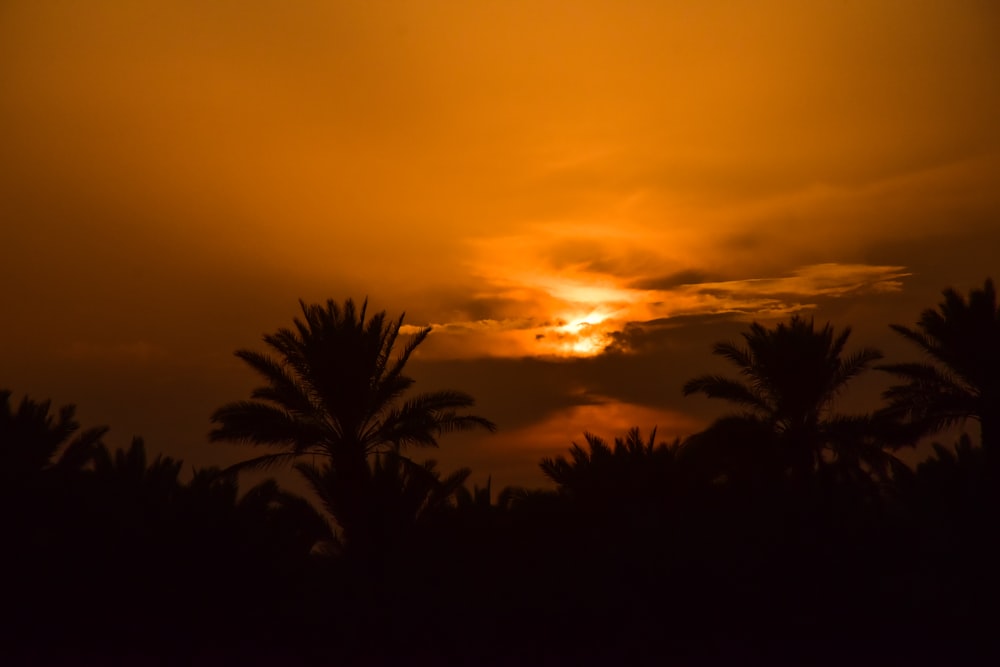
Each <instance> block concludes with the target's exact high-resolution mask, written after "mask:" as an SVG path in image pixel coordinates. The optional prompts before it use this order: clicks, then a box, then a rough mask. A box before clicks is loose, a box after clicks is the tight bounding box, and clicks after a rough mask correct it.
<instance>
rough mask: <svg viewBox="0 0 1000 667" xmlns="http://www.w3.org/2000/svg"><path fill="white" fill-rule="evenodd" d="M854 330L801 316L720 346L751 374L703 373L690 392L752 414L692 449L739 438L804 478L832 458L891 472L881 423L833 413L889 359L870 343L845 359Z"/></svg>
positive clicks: (722, 425) (755, 328) (696, 440)
mask: <svg viewBox="0 0 1000 667" xmlns="http://www.w3.org/2000/svg"><path fill="white" fill-rule="evenodd" d="M850 334H851V330H850V328H849V327H848V328H844V329H843V330H842V331H841V332H840V333H839V334H838V333H835V332H834V329H833V327H832V326H831V325H830V324H826V325H824V326H823V327H822V328H821V329H816V327H815V324H814V322H813V320H812V319H811V318H810V319H808V320H806V319H804V318H802V317H799V316H797V315H796V316H793V317H792V318H791V320H790V321H789V322H787V323H785V322H782V323H779V324H778V325H777V326H775V327H774V328H770V329H769V328H766V327H765V326H764V325H762V324H760V323H757V322H754V323H753V324H752V325H751V326H750V330H749V331H748V332H745V333H743V338H744V340H745V341H746V346H745V347H742V346H740V345H738V344H736V343H732V342H724V343H716V345H715V346H714V349H713V353H714V354H717V355H719V356H721V357H724V358H726V359H728V360H729V361H731V362H732V363H733V364H734V365H735V366H736V367H737V368H738V369H739V372H740V375H741V376H742V377H743V379H741V380H734V379H731V378H727V377H724V376H721V375H703V376H700V377H697V378H694V379H692V380H689V381H688V382H687V383H685V385H684V394H685V395H686V396H687V395H691V394H695V393H701V394H705V395H706V396H708V397H709V398H722V399H724V400H727V401H729V402H731V403H735V404H736V405H739V406H741V407H743V408H744V409H745V411H744V412H743V413H742V414H738V415H730V416H728V417H723V418H722V419H719V420H717V421H716V422H715V423H714V424H713V425H712V426H710V427H709V429H708V430H707V431H705V432H704V433H702V434H699V435H697V436H694V437H692V439H691V440H690V444H691V445H692V447H693V448H708V449H716V450H732V449H734V448H735V447H738V445H739V443H737V442H735V441H736V440H741V441H743V442H744V444H756V445H757V447H756V448H754V449H756V451H755V452H753V454H751V453H750V452H746V453H745V455H746V456H756V457H758V458H759V457H764V459H768V460H769V461H768V463H769V464H770V463H773V464H774V465H776V466H778V468H779V469H780V470H781V471H782V472H783V473H788V472H791V473H792V474H793V475H794V476H795V477H799V478H803V477H809V476H811V475H812V474H813V473H814V472H816V471H818V470H820V469H821V468H825V467H828V465H829V464H831V463H833V464H834V465H838V464H839V466H840V467H844V464H846V463H848V462H850V463H851V464H855V463H857V464H860V463H864V464H866V465H868V466H870V467H871V468H873V469H875V470H879V471H883V470H886V468H887V467H888V466H890V465H892V464H893V462H894V457H891V456H890V455H888V454H887V453H886V452H885V451H884V450H883V449H882V448H881V446H880V444H879V443H878V442H875V441H874V440H873V439H872V438H871V437H870V435H871V433H872V432H874V429H875V427H876V423H875V422H874V421H873V420H872V419H871V418H870V417H867V416H845V415H840V414H837V413H835V412H834V410H833V404H834V400H835V399H836V397H837V396H838V395H839V394H840V393H841V392H842V391H843V390H844V389H845V388H846V386H847V384H848V383H849V382H850V381H851V380H852V379H854V378H855V377H857V376H858V375H859V374H860V373H862V372H863V371H865V370H866V369H867V368H868V367H869V366H870V365H871V364H872V363H873V362H875V361H877V360H879V359H881V358H882V354H881V352H879V351H878V350H875V349H873V348H868V347H865V348H862V349H860V350H858V351H856V352H854V353H852V354H849V355H847V356H844V347H845V345H846V343H847V339H848V338H849V336H850ZM735 456H736V457H737V458H741V457H740V455H739V454H736V455H735ZM830 457H832V459H833V460H832V461H829V460H828V458H830Z"/></svg>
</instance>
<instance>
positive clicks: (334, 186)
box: [0, 0, 1000, 483]
mask: <svg viewBox="0 0 1000 667" xmlns="http://www.w3.org/2000/svg"><path fill="white" fill-rule="evenodd" d="M288 4H289V5H290V6H285V5H283V4H280V3H273V2H263V1H253V0H244V1H242V2H221V1H211V0H203V1H199V2H194V1H186V0H172V1H170V2H152V1H151V2H135V3H122V2H119V1H117V0H105V1H103V2H102V1H100V0H93V1H91V2H87V3H39V2H27V1H23V2H22V1H19V0H7V2H4V3H2V4H0V146H2V147H3V148H2V150H0V276H2V278H3V281H4V282H3V284H4V285H5V289H4V290H3V291H2V293H0V312H2V313H3V326H2V327H0V385H2V386H5V387H9V388H10V389H12V390H13V391H14V392H15V395H20V394H22V393H25V392H27V393H30V394H32V395H33V396H36V397H39V398H41V397H52V398H54V399H55V400H56V401H58V402H75V403H77V404H78V405H79V406H80V413H81V418H82V419H83V420H84V421H85V422H87V423H88V424H95V423H110V424H111V425H112V427H113V430H112V436H111V438H110V440H111V442H112V444H121V445H124V444H125V443H126V442H127V439H128V438H129V437H130V436H131V434H132V433H140V434H143V435H145V436H146V438H147V441H148V443H149V445H150V447H151V448H152V449H154V450H160V451H166V452H170V453H172V454H174V455H177V456H181V457H183V458H184V459H185V460H187V461H189V462H191V463H194V464H196V465H205V464H208V463H225V462H229V461H231V460H233V457H238V456H239V455H240V454H239V452H238V451H233V450H229V449H225V448H220V447H219V446H209V445H207V444H206V443H205V442H204V440H205V436H204V434H205V433H206V432H207V430H208V427H209V424H208V415H209V414H210V413H211V411H212V410H213V409H214V408H215V407H217V406H218V405H219V404H221V403H223V402H226V401H229V400H232V399H235V398H241V397H243V396H244V395H246V393H247V392H248V390H249V388H250V386H251V384H252V378H251V376H250V375H249V374H248V373H247V372H245V371H244V370H243V369H241V368H240V366H239V362H238V360H236V359H235V358H233V357H232V354H231V353H232V351H233V350H234V349H236V348H237V347H246V346H251V347H254V346H257V344H258V341H259V339H260V336H261V334H262V333H264V332H265V331H272V330H274V329H276V328H277V327H279V326H284V325H285V324H287V323H289V322H290V319H291V317H292V316H293V315H295V313H296V307H297V306H296V300H297V299H298V298H299V297H302V298H305V299H307V300H317V299H325V298H327V297H333V298H336V299H338V300H339V299H343V298H345V297H347V296H355V297H357V298H360V297H363V296H364V295H368V296H369V297H370V298H371V301H372V305H373V306H374V307H376V308H379V309H381V308H386V309H388V310H390V311H391V312H399V311H401V310H404V309H405V310H406V311H407V313H408V321H410V322H411V323H413V324H415V325H422V324H428V323H429V324H434V325H435V326H436V328H437V332H436V333H435V334H433V335H432V336H431V338H430V339H429V340H428V342H427V344H426V346H425V348H424V349H423V350H422V352H423V354H422V355H421V357H420V358H419V359H417V360H416V361H415V364H414V372H416V373H417V374H418V375H419V377H420V380H421V384H420V385H418V386H421V385H422V386H424V387H425V388H432V387H438V386H454V387H456V388H459V389H466V390H469V391H471V392H473V393H474V394H476V395H477V396H478V397H479V398H480V407H481V410H480V411H481V412H482V413H483V414H485V415H487V416H490V417H493V418H494V419H495V420H497V421H498V422H499V423H500V425H501V427H502V432H501V434H500V435H498V436H495V437H493V438H492V439H489V438H460V439H457V440H455V441H453V442H451V443H449V441H447V440H446V441H445V443H444V447H443V448H442V450H441V451H440V452H436V453H435V455H436V456H438V458H440V459H441V460H442V462H443V463H444V464H446V465H447V466H452V467H453V466H457V465H469V466H472V467H473V468H474V469H475V470H476V473H477V475H479V474H480V473H481V475H482V476H485V474H487V473H488V472H490V471H491V470H495V471H497V475H498V477H499V479H498V481H499V482H500V483H512V482H524V483H538V482H540V475H539V474H538V472H537V468H536V463H537V459H538V458H540V456H541V455H542V454H551V453H553V452H554V451H558V448H559V444H558V443H559V442H562V443H564V444H565V446H566V447H568V446H569V443H570V442H571V441H572V440H577V441H579V440H581V438H582V431H583V430H584V429H590V430H593V431H596V432H598V433H600V434H602V435H606V436H611V435H614V434H615V433H617V432H620V431H623V430H624V428H625V427H626V425H628V424H631V423H635V424H636V425H639V426H641V427H643V429H648V428H650V427H651V426H653V425H654V423H656V424H659V426H660V433H661V434H662V435H664V436H665V437H673V435H675V434H683V433H685V432H690V431H691V430H692V429H694V428H697V426H698V425H699V424H702V423H705V421H706V420H707V419H710V418H711V416H713V415H715V414H718V411H719V409H721V406H714V405H712V404H711V403H709V402H704V401H699V400H698V399H683V398H681V397H680V389H679V388H680V385H681V384H682V383H683V382H684V380H686V379H687V378H688V377H690V376H691V375H694V374H700V373H702V372H707V371H709V370H716V369H718V370H721V369H722V367H721V366H718V365H717V363H716V360H714V359H712V358H711V356H710V354H709V350H710V344H711V342H712V341H714V340H716V339H718V338H720V337H721V338H729V337H732V336H734V335H736V332H738V330H739V328H740V326H742V325H743V324H744V323H745V322H747V321H749V320H751V319H753V318H755V317H756V318H768V317H778V316H784V315H786V314H787V313H790V312H796V311H800V310H808V311H810V312H815V313H816V315H817V317H820V318H828V319H831V320H833V321H834V323H835V324H837V325H846V324H851V325H854V327H855V331H856V333H855V338H856V344H857V345H861V344H871V345H878V346H881V347H882V348H883V349H885V351H886V352H887V354H889V355H890V356H892V357H893V358H896V359H898V360H903V359H904V358H906V355H910V356H912V350H909V349H907V348H906V347H905V346H900V345H899V344H898V343H897V341H895V340H894V339H893V336H892V334H891V333H890V332H889V331H888V328H887V327H886V324H888V323H889V322H900V323H912V322H914V321H915V320H916V318H917V316H918V315H919V312H920V310H921V309H923V308H925V307H929V306H933V305H934V304H935V303H936V302H937V296H938V293H939V292H940V290H941V289H942V288H943V287H945V286H946V285H955V286H956V287H959V288H961V289H962V290H963V291H964V290H967V289H968V288H970V287H972V286H974V285H976V284H981V282H982V280H983V278H985V277H986V276H987V275H993V276H994V277H996V278H998V279H1000V271H997V262H996V259H995V255H996V251H995V249H996V248H997V247H1000V124H998V123H997V118H1000V74H998V72H1000V9H998V7H997V5H996V4H995V3H993V2H991V1H989V0H965V1H961V0H957V1H951V2H945V1H943V0H942V1H940V2H930V1H927V2H917V1H912V2H901V1H890V0H866V1H864V2H860V1H858V2H852V1H850V0H840V1H829V2H824V1H816V2H809V3H789V2H769V1H767V0H757V1H753V2H750V1H746V2H743V1H739V0H730V1H722V0H719V1H715V2H711V1H706V2H699V3H691V2H670V1H667V0H661V1H657V2H653V1H650V2H594V1H591V2H587V1H584V0H580V1H577V2H544V1H537V0H536V1H534V2H510V1H503V2H501V1H497V2H490V1H486V0H483V1H481V2H472V3H466V2H455V1H447V2H433V1H421V2H391V3H389V2H386V3H373V2H298V3H288ZM609 345H610V346H611V348H610V349H611V352H610V353H605V352H602V350H605V349H606V348H607V346H609ZM876 394H877V389H876V388H870V389H864V388H862V389H861V395H862V396H863V397H865V398H866V399H867V398H870V397H872V396H875V395H876ZM858 400H861V399H860V398H859V399H858ZM536 454H537V455H536ZM501 471H502V472H501Z"/></svg>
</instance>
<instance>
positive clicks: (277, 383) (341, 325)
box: [210, 299, 496, 532]
mask: <svg viewBox="0 0 1000 667" xmlns="http://www.w3.org/2000/svg"><path fill="white" fill-rule="evenodd" d="M299 304H300V306H301V308H302V314H303V319H301V320H300V319H298V318H295V320H294V324H295V326H294V328H293V329H280V330H279V331H278V332H277V333H275V334H270V335H266V336H264V342H265V343H266V344H267V345H268V346H269V347H270V348H271V349H272V350H273V351H274V352H275V353H277V357H273V356H270V355H268V354H263V353H260V352H254V351H251V350H239V351H237V352H236V355H237V356H238V357H239V358H240V359H242V360H243V361H244V362H246V363H247V364H248V365H249V366H250V367H251V368H253V369H254V370H255V371H257V373H259V374H260V375H261V376H262V377H263V378H264V380H265V384H264V385H263V386H261V387H258V388H256V389H254V390H253V392H252V394H251V399H252V400H249V401H238V402H235V403H230V404H228V405H225V406H223V407H221V408H219V409H218V410H217V411H216V412H215V414H214V415H213V416H212V421H213V422H214V423H215V424H217V425H218V426H217V427H216V428H215V429H214V430H213V431H212V432H211V433H210V438H211V439H212V440H213V441H230V442H238V443H244V444H250V445H258V446H264V447H268V448H270V449H271V450H277V451H272V452H270V453H268V454H265V455H263V456H258V457H255V458H252V459H249V460H247V461H243V462H242V463H239V464H236V465H235V466H232V467H231V468H230V469H231V470H242V469H261V468H266V467H269V466H272V465H276V464H282V463H289V462H292V461H294V460H297V459H299V460H300V459H302V458H303V457H311V458H312V457H317V456H318V457H321V459H325V460H326V463H325V466H314V467H315V469H316V471H318V472H321V473H322V476H323V477H324V480H325V481H324V484H325V485H327V486H329V485H330V484H333V485H335V486H336V487H337V489H338V490H337V494H338V495H339V496H340V497H341V498H350V499H352V500H351V501H350V502H348V501H346V500H345V501H343V502H338V503H337V504H334V505H329V504H328V508H329V509H330V510H331V512H338V513H339V515H338V514H336V513H335V514H334V518H335V519H337V520H338V522H339V523H341V525H342V527H345V528H346V526H347V525H351V524H353V523H355V518H356V517H354V516H348V515H347V514H346V513H347V512H351V511H360V509H359V508H360V507H361V506H362V505H363V504H364V503H365V502H370V501H371V499H372V497H373V495H372V494H373V493H374V491H373V489H374V488H375V486H374V485H375V479H374V478H375V477H376V476H377V475H378V474H379V471H378V468H377V466H375V467H373V466H372V465H371V462H372V460H373V459H374V460H375V461H376V462H379V461H382V463H381V464H382V465H385V461H389V460H390V459H384V460H383V458H380V457H386V456H389V455H393V456H399V457H402V454H401V450H403V449H404V448H406V447H408V446H418V447H428V446H430V447H436V446H437V444H438V443H437V438H438V436H439V435H441V434H443V433H448V432H452V431H464V430H469V429H474V428H485V429H487V430H489V431H493V430H495V429H496V426H495V425H494V424H493V423H492V422H490V421H488V420H486V419H484V418H482V417H479V416H476V415H471V414H466V413H463V412H460V410H462V409H464V408H469V407H472V406H473V405H474V400H473V398H472V397H471V396H469V395H468V394H465V393H462V392H458V391H451V390H444V391H435V392H429V393H423V394H418V395H415V396H410V397H409V398H405V399H404V394H405V393H406V392H407V390H409V389H410V387H411V386H412V385H413V382H414V381H413V379H412V378H410V377H409V376H407V375H404V373H403V371H404V368H405V366H406V363H407V362H408V361H409V359H410V356H411V355H412V354H413V352H414V350H416V348H417V347H418V346H419V345H420V344H421V343H422V342H423V341H424V340H425V339H426V338H427V335H428V334H429V333H430V328H429V327H426V328H422V329H419V330H417V331H416V333H414V334H413V335H412V336H411V337H410V338H409V339H408V340H407V341H406V342H405V344H403V345H402V349H401V351H400V352H399V354H398V355H397V356H396V357H395V358H393V349H394V347H395V346H396V343H397V341H398V339H399V336H400V331H401V328H402V326H403V316H402V315H401V316H400V317H399V319H398V320H395V321H392V320H388V319H387V318H386V314H385V312H384V311H382V312H379V313H377V314H375V315H373V316H371V317H370V318H367V319H366V317H367V316H366V313H367V305H368V303H367V300H366V301H365V302H364V303H362V305H361V308H360V309H359V308H357V307H356V306H355V304H354V302H353V301H352V300H350V299H348V300H347V301H346V302H345V303H344V305H343V306H340V305H339V304H337V303H335V302H334V301H332V300H329V301H327V302H326V304H325V305H319V304H313V305H306V304H305V303H304V302H302V301H300V302H299ZM309 470H310V468H308V467H303V466H300V467H299V472H301V473H303V474H305V475H306V476H307V478H309V477H310V476H311V474H312V473H310V472H308V471H309ZM347 508H351V509H347ZM355 532H357V531H355Z"/></svg>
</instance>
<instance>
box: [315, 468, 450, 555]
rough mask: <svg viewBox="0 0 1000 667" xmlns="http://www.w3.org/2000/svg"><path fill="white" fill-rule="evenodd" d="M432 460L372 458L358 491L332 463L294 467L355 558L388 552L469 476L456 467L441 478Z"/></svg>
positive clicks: (447, 500)
mask: <svg viewBox="0 0 1000 667" xmlns="http://www.w3.org/2000/svg"><path fill="white" fill-rule="evenodd" d="M435 467H436V462H435V461H433V460H431V461H425V462H424V463H423V464H418V463H415V462H413V461H411V460H410V459H408V458H406V457H404V456H401V455H400V454H399V453H398V452H396V451H391V450H390V451H386V452H382V453H379V454H376V455H374V456H373V457H372V462H371V468H370V469H371V476H370V478H369V484H368V485H367V486H366V487H365V488H363V489H361V490H360V491H361V492H363V493H364V496H361V497H359V496H358V495H357V493H358V491H359V489H358V488H357V487H355V486H353V485H349V484H347V483H345V482H346V481H347V480H345V479H344V477H343V475H342V474H341V473H340V472H339V471H338V470H337V469H336V467H335V466H333V465H332V464H329V463H328V464H326V465H323V466H315V465H312V464H310V463H297V464H296V465H295V468H296V470H298V471H299V473H300V474H301V475H302V476H303V477H304V478H305V480H306V482H308V484H309V486H310V488H311V489H312V491H313V492H314V493H315V494H316V495H317V496H318V497H319V498H320V500H321V501H322V503H323V506H324V507H325V508H326V510H327V511H328V512H329V513H330V515H331V516H333V517H335V518H336V519H337V522H338V523H339V524H340V528H341V531H342V535H343V538H344V542H346V543H347V544H349V545H350V548H351V549H352V551H353V552H354V553H356V554H362V555H364V556H365V557H369V556H371V555H374V554H385V553H388V552H389V551H390V550H391V549H392V548H393V547H395V546H398V544H399V543H400V541H401V540H405V538H406V537H408V535H407V531H408V530H410V529H411V528H413V527H415V526H418V525H419V524H420V523H422V522H423V521H425V520H427V519H428V518H429V517H431V516H432V515H434V513H435V512H438V511H440V510H441V509H442V508H444V507H446V506H448V505H449V503H450V502H451V499H452V498H453V497H454V496H455V495H456V492H457V491H458V490H459V489H460V488H462V484H463V482H465V480H466V478H467V477H468V476H469V473H470V470H469V469H468V468H460V469H459V470H457V471H456V472H454V473H452V474H450V475H448V476H447V477H445V478H444V479H442V478H441V474H440V473H439V472H438V471H437V470H435Z"/></svg>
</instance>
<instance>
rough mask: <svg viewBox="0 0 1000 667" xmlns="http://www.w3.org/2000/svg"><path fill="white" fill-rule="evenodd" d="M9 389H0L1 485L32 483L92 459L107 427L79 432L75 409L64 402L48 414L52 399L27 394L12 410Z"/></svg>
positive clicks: (78, 468) (79, 466) (72, 469)
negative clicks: (39, 476) (40, 476)
mask: <svg viewBox="0 0 1000 667" xmlns="http://www.w3.org/2000/svg"><path fill="white" fill-rule="evenodd" d="M10 396H11V392H10V391H8V390H6V389H5V390H0V482H2V484H0V486H3V487H5V488H9V487H10V486H11V485H14V486H18V485H22V484H27V483H29V482H32V481H33V480H35V479H36V478H37V476H38V475H40V474H43V473H46V472H56V473H59V472H78V471H80V470H81V469H82V468H83V467H84V466H85V465H86V464H87V463H88V462H89V461H90V459H91V457H92V456H93V454H94V451H95V448H96V447H97V446H98V444H99V443H100V440H101V438H102V437H103V436H104V434H105V433H107V431H108V429H107V427H103V426H102V427H97V428H90V429H86V430H84V431H81V432H79V433H78V431H79V428H80V424H79V423H78V422H77V421H76V419H75V413H76V408H75V406H73V405H65V406H63V407H62V408H60V409H59V413H58V415H57V416H54V415H52V414H50V411H51V406H52V403H51V401H42V402H37V401H33V400H31V399H30V398H28V397H27V396H25V397H23V398H22V399H21V402H20V403H19V404H18V406H17V409H16V410H15V409H14V408H13V406H12V405H11V402H10Z"/></svg>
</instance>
